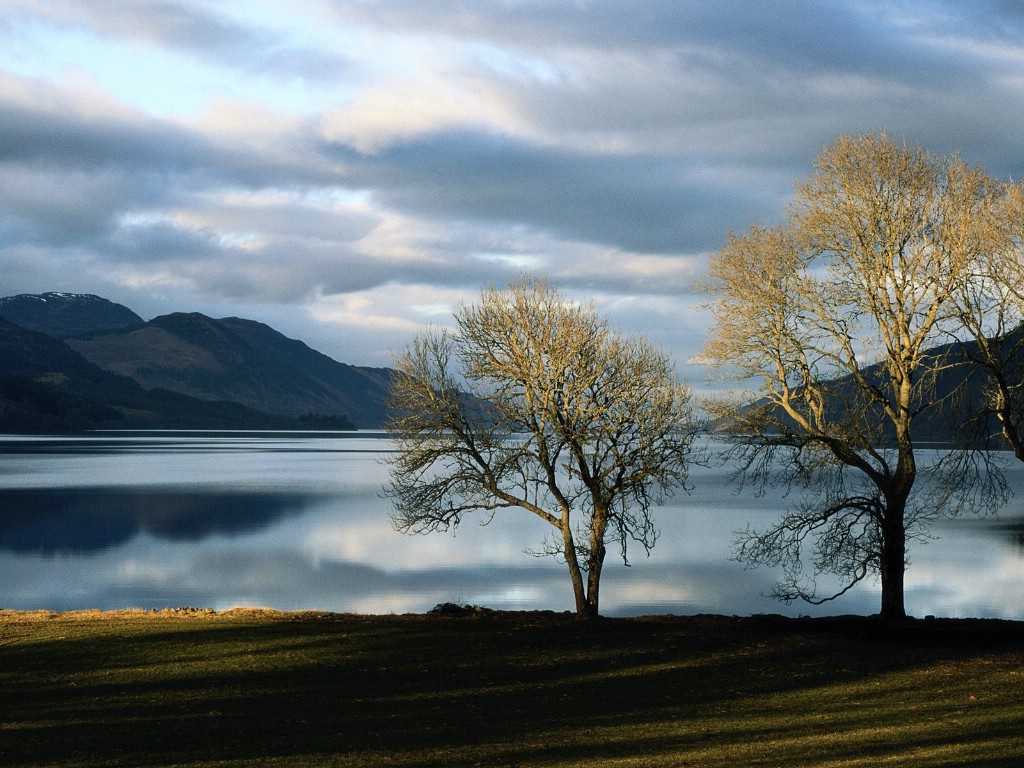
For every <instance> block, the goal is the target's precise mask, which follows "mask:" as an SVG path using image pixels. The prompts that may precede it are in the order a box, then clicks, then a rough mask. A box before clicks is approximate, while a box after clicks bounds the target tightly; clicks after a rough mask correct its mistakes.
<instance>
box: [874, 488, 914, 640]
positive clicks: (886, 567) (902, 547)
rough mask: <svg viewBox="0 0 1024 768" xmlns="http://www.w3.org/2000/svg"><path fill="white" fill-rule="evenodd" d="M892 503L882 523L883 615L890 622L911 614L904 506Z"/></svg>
mask: <svg viewBox="0 0 1024 768" xmlns="http://www.w3.org/2000/svg"><path fill="white" fill-rule="evenodd" d="M896 506H897V507H898V508H897V509H893V508H892V506H890V507H889V508H888V509H887V510H886V520H885V522H884V523H883V525H882V551H881V553H880V555H881V562H880V563H879V573H880V576H881V580H882V606H881V610H880V611H879V614H878V615H879V617H880V618H882V619H885V620H887V621H891V620H899V619H904V618H906V616H907V611H906V607H905V606H904V601H903V597H904V595H903V583H904V576H905V574H906V569H907V557H906V555H907V534H906V529H905V527H904V525H903V512H904V508H903V506H902V505H899V504H897V505H896Z"/></svg>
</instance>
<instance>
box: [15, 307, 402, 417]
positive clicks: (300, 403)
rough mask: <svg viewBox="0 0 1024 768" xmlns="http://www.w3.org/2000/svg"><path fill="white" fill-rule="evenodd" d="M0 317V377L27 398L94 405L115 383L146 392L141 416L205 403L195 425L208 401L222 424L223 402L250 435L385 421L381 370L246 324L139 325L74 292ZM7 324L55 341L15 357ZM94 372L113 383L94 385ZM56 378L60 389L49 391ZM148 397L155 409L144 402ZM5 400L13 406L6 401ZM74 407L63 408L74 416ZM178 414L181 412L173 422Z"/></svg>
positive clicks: (172, 319)
mask: <svg viewBox="0 0 1024 768" xmlns="http://www.w3.org/2000/svg"><path fill="white" fill-rule="evenodd" d="M0 317H3V318H6V320H8V321H9V323H8V324H7V326H5V327H3V328H2V329H0V332H2V333H3V334H4V335H5V336H7V337H8V339H7V341H8V342H9V343H8V344H7V346H6V348H5V347H4V345H3V344H0V377H3V378H4V379H17V380H18V381H19V382H21V383H19V384H18V387H21V389H19V390H18V392H20V394H19V395H18V396H19V397H27V396H28V395H27V394H26V392H27V391H28V390H25V389H24V387H25V386H30V389H31V388H38V387H44V388H48V389H46V391H47V392H48V393H50V394H51V395H53V396H57V397H58V399H60V401H61V402H62V403H65V404H66V405H67V404H68V403H69V401H67V398H72V397H74V396H76V395H78V396H80V397H81V398H83V399H84V401H86V402H88V403H91V404H93V405H97V406H98V405H100V404H104V403H105V402H106V401H105V395H104V392H105V391H107V390H108V389H109V391H110V392H111V393H113V392H115V391H116V392H121V389H119V388H118V387H113V384H112V382H114V381H119V382H121V385H119V386H121V387H123V385H124V383H125V382H131V383H132V384H134V385H135V386H136V387H137V388H138V392H145V393H148V394H147V395H146V397H147V398H148V401H147V404H145V408H143V410H146V409H150V410H154V409H155V411H154V412H158V413H160V414H161V416H160V419H163V420H166V419H168V418H170V416H171V412H170V411H169V410H168V409H169V408H172V407H173V404H172V399H173V398H172V394H173V396H174V397H177V398H179V402H180V403H188V402H191V399H195V400H198V401H205V402H207V405H206V406H203V408H201V409H200V410H199V411H197V412H196V413H197V414H198V413H199V412H202V413H203V414H206V415H205V416H204V417H203V418H207V417H208V416H209V415H210V414H209V411H210V408H211V406H210V405H209V404H210V403H214V402H217V403H219V405H218V406H217V408H218V409H219V413H220V415H221V416H222V417H223V418H224V419H226V418H227V416H228V414H227V412H226V411H225V409H226V408H228V405H229V404H235V405H237V406H238V407H239V408H243V409H245V410H243V411H239V412H238V413H237V414H236V415H237V416H238V418H239V419H241V420H242V421H243V422H244V425H242V424H240V425H239V427H240V428H243V426H244V428H256V427H253V426H252V424H254V423H255V421H256V420H258V419H257V416H256V415H255V414H259V415H261V416H262V417H264V418H265V419H270V420H273V421H276V422H278V423H287V424H290V425H292V426H291V427H290V428H295V425H296V424H302V425H305V426H306V427H307V428H329V429H337V428H353V426H355V427H359V428H366V429H379V428H380V427H381V426H382V424H383V421H384V416H385V400H386V398H387V392H388V387H389V382H390V377H391V375H392V372H391V371H390V370H389V369H386V368H367V367H359V366H352V365H346V364H344V363H339V362H338V361H336V360H333V359H332V358H330V357H328V356H327V355H324V354H322V353H320V352H317V351H316V350H314V349H311V348H310V347H309V346H307V345H306V344H304V343H303V342H301V341H298V340H295V339H290V338H288V337H286V336H284V335H283V334H281V333H279V332H278V331H276V330H274V329H273V328H271V327H270V326H267V325H264V324H263V323H259V322H256V321H253V320H245V319H242V318H237V317H228V318H222V319H220V320H215V319H213V318H210V317H207V316H206V315H202V314H199V313H195V312H192V313H184V312H175V313H172V314H169V315H162V316H160V317H157V318H154V319H153V320H151V321H149V322H145V321H144V320H143V319H142V318H141V317H139V316H138V315H137V314H135V313H134V312H133V311H132V310H130V309H128V308H127V307H124V306H122V305H120V304H115V303H113V302H111V301H108V300H107V299H103V298H101V297H99V296H93V295H91V294H75V293H44V294H21V295H18V296H9V297H6V298H0ZM9 326H13V327H14V328H21V329H23V330H25V331H33V332H39V333H42V334H46V335H47V336H48V337H50V339H51V340H53V341H58V340H59V341H61V342H63V343H62V344H60V345H59V347H55V346H52V345H51V346H50V347H49V348H48V349H47V350H43V349H42V348H41V347H40V344H41V341H40V340H39V339H38V337H36V341H37V343H36V344H35V345H34V351H33V352H32V353H31V354H28V355H22V356H20V357H17V356H15V355H14V352H13V348H12V345H14V346H16V345H17V344H27V343H28V342H26V341H25V339H24V338H19V339H18V340H17V341H16V342H15V341H14V340H13V339H14V331H13V330H12V328H11V327H9ZM58 350H59V351H58ZM69 355H72V356H70V357H69ZM36 357H38V358H39V359H38V360H36V359H35V358H36ZM58 358H59V359H58ZM43 360H49V362H48V363H47V364H46V365H43V366H42V368H40V367H39V366H36V365H33V362H34V361H35V362H39V363H40V364H41V363H42V361H43ZM86 363H88V364H89V365H90V369H89V372H88V375H85V374H84V373H83V371H84V370H85V369H83V365H84V364H86ZM43 368H45V370H43ZM93 369H97V370H99V371H102V372H103V373H105V374H107V375H113V376H114V377H115V378H113V379H105V380H104V383H103V384H98V383H97V378H96V376H97V374H96V370H93ZM18 371H22V372H21V373H19V372H18ZM62 376H63V377H64V378H63V379H62V378H61V377H62ZM58 380H60V382H61V384H62V386H61V387H59V388H57V390H54V387H55V386H56V384H55V382H57V381H58ZM71 381H73V382H74V385H71V384H70V383H69V382H71ZM65 385H66V386H65ZM7 386H8V389H10V387H13V386H14V384H12V383H10V382H8V385H7ZM111 387H113V388H112V389H111ZM76 388H81V391H78V390H77V389H76ZM32 391H35V390H34V389H33V390H32ZM13 392H14V390H10V392H9V394H12V393H13ZM138 392H136V393H134V394H133V397H134V396H137V395H138ZM118 397H120V395H118ZM153 398H156V399H157V400H159V403H158V404H157V403H154V402H152V400H153ZM180 398H185V399H184V400H181V399H180ZM129 399H130V398H129ZM6 402H8V403H10V402H13V401H12V400H11V399H10V397H8V399H7V401H6ZM80 405H81V404H79V405H76V406H75V407H74V408H72V410H74V411H76V412H77V409H78V407H79V406H80ZM113 405H115V406H116V407H117V408H118V409H120V410H119V412H120V413H122V414H123V412H124V411H125V409H126V408H128V406H127V404H126V402H125V401H123V399H122V400H118V401H117V402H116V403H113ZM12 407H13V406H12ZM69 407H70V405H69ZM82 407H84V406H82ZM188 407H189V408H191V407H192V406H188ZM129 410H130V409H129ZM249 411H252V413H249ZM12 412H13V411H12ZM185 416H186V414H181V418H185ZM26 418H27V417H26ZM121 418H123V415H122V417H121ZM178 420H179V421H180V420H181V419H178ZM72 421H73V422H75V423H77V421H75V420H74V419H72ZM225 428H231V425H230V424H227V425H226V427H225Z"/></svg>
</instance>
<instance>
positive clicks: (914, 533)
mask: <svg viewBox="0 0 1024 768" xmlns="http://www.w3.org/2000/svg"><path fill="white" fill-rule="evenodd" d="M1002 200H1003V192H1002V187H1001V186H1000V185H999V184H998V183H997V182H995V181H994V180H992V179H991V178H990V177H989V176H987V175H986V174H985V173H984V171H982V170H981V169H978V168H975V167H972V166H970V165H968V164H967V163H965V162H964V161H963V160H962V159H961V158H959V157H957V156H950V157H935V156H933V155H931V154H929V153H928V152H926V151H925V150H923V149H921V148H919V147H913V146H907V145H905V144H902V145H901V144H897V143H895V142H894V141H892V140H891V139H890V138H889V137H888V136H886V135H885V134H878V135H868V136H861V137H843V138H840V139H839V140H838V141H837V142H836V143H835V144H834V145H832V146H830V147H828V148H826V149H825V150H824V151H822V153H821V154H820V155H819V157H818V158H817V162H816V165H815V168H814V171H813V173H812V174H811V175H810V176H809V177H808V178H806V179H805V180H803V181H802V182H800V183H799V184H798V185H797V189H796V195H795V199H794V202H793V204H792V206H791V207H790V209H789V210H788V211H787V216H786V218H785V220H784V222H783V223H781V224H778V225H774V226H766V225H761V224H755V225H753V226H751V227H750V228H749V230H748V231H747V232H745V233H743V234H739V235H731V236H730V237H729V239H728V242H727V244H726V245H725V246H724V247H723V248H722V249H721V250H720V251H719V252H718V253H717V254H716V255H715V256H714V258H713V259H712V261H711V275H712V284H711V286H710V288H711V290H712V291H713V292H714V293H715V295H716V298H715V301H714V305H713V313H714V328H713V331H712V335H711V338H710V340H709V341H708V343H707V345H706V348H705V351H704V354H705V356H706V357H708V358H710V359H712V360H713V361H715V364H716V365H717V366H719V367H720V368H721V369H722V371H723V372H724V373H725V375H726V376H727V377H728V378H731V379H732V380H734V381H736V382H744V384H750V383H751V382H753V383H752V384H750V386H751V388H750V389H749V390H748V391H746V392H745V393H743V394H742V395H741V396H739V397H736V398H723V399H719V400H717V401H714V402H711V403H709V408H710V409H711V411H712V412H713V413H714V415H715V416H716V417H717V422H716V423H717V425H718V427H719V430H720V434H721V435H722V436H723V437H724V438H725V439H726V440H727V441H728V442H729V444H730V446H731V453H732V455H733V456H735V457H738V458H739V460H740V463H739V466H740V472H741V479H742V480H743V481H753V482H755V483H780V484H783V485H786V486H788V487H790V488H793V489H798V491H799V494H798V498H797V500H796V503H795V504H794V506H793V508H792V509H791V510H790V511H789V512H788V513H786V514H785V515H783V517H782V518H781V519H780V521H779V522H778V523H777V524H776V525H775V526H772V527H770V528H768V529H767V530H761V531H755V530H747V531H744V532H741V533H740V534H739V536H738V539H737V547H738V556H739V558H740V559H742V560H744V561H746V562H747V563H748V564H751V565H762V564H767V565H772V566H782V568H783V572H784V577H783V580H782V581H781V582H780V584H779V585H778V589H777V594H778V596H779V597H781V598H783V599H787V600H791V599H797V598H802V599H807V600H811V601H821V600H827V599H832V598H833V597H836V596H838V595H840V594H842V593H844V592H845V591H846V590H848V589H849V588H850V587H851V586H853V585H854V584H856V583H857V582H859V581H861V580H862V579H864V578H865V577H867V576H869V575H878V576H879V577H880V580H881V586H882V596H881V609H880V612H881V614H882V615H883V616H885V617H889V618H898V617H902V616H904V615H905V607H904V572H905V569H906V564H907V542H908V540H911V539H914V538H920V537H923V536H925V535H926V532H927V529H928V526H929V524H930V522H931V521H932V520H933V519H934V518H935V517H937V516H938V515H942V514H951V513H956V512H959V511H961V510H963V509H964V508H966V506H967V505H968V504H970V506H971V507H972V508H974V509H983V508H986V507H988V506H991V505H995V504H997V503H999V501H1000V500H1001V498H1002V496H1001V493H1002V491H1003V490H1004V489H1003V488H1002V486H1001V485H1000V482H999V477H998V473H995V472H987V471H983V468H981V467H979V466H978V465H977V464H976V461H977V460H979V456H978V455H977V454H972V453H969V452H965V451H950V452H947V453H946V454H945V455H944V456H943V457H942V459H941V460H938V461H934V462H928V463H926V464H924V465H922V464H921V463H920V462H919V452H920V449H919V446H918V445H917V444H916V442H915V425H916V424H917V422H918V420H919V419H920V417H921V416H922V414H924V413H926V412H927V411H929V410H930V409H933V408H935V407H937V405H938V404H939V402H940V401H941V400H942V399H943V398H946V397H948V396H949V393H942V392H938V391H937V390H936V388H935V386H934V384H935V381H936V378H937V376H938V374H939V373H941V372H942V371H943V370H944V369H945V368H946V367H947V366H948V365H952V364H953V362H952V361H951V360H950V358H948V357H947V356H946V355H944V354H943V353H942V352H941V351H937V350H940V349H941V343H942V342H944V341H948V340H949V338H950V334H955V333H957V331H958V330H959V328H960V318H959V317H958V313H957V299H958V297H959V296H961V295H962V291H963V290H964V286H965V285H966V284H967V281H968V280H969V278H970V275H971V274H972V271H974V270H975V269H976V267H977V265H978V264H979V263H980V262H981V261H982V260H983V259H986V258H989V257H991V256H992V255H993V254H994V253H995V251H996V249H998V248H999V245H1000V240H999V238H998V237H997V236H996V235H995V234H994V232H993V229H992V228H993V222H994V221H995V220H996V216H997V213H996V212H997V209H998V208H999V206H1000V205H1002V204H1003V203H1002ZM980 458H981V460H983V457H980ZM922 473H926V474H928V475H929V476H930V477H929V478H928V482H926V483H920V482H919V475H921V474H922ZM808 560H809V562H807V561H808ZM807 565H810V566H811V567H810V568H806V567H805V566H807ZM821 572H830V573H832V574H834V575H836V576H838V579H839V581H838V585H837V586H836V588H835V589H834V590H828V591H827V593H826V594H821V592H820V590H819V586H818V582H817V575H818V574H819V573H821Z"/></svg>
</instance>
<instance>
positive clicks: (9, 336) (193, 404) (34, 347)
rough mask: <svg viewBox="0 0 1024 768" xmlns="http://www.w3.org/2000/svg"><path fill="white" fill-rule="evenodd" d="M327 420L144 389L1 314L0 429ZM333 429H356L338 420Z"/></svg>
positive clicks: (281, 424)
mask: <svg viewBox="0 0 1024 768" xmlns="http://www.w3.org/2000/svg"><path fill="white" fill-rule="evenodd" d="M321 426H328V425H324V424H320V423H312V422H306V421H303V420H300V419H293V418H285V417H282V416H274V415H271V414H266V413H260V412H259V411H256V410H254V409H252V408H248V407H246V406H244V405H240V404H238V403H230V402H212V401H207V400H198V399H196V398H191V397H188V396H185V395H181V394H179V393H176V392H169V391H167V390H160V389H155V390H146V389H144V388H143V387H142V386H141V385H139V384H138V383H137V382H135V381H133V380H132V379H130V378H128V377H126V376H118V375H115V374H112V373H110V372H109V371H104V370H103V369H101V368H99V367H98V366H95V365H93V364H92V363H90V362H89V361H88V360H86V359H85V358H83V357H82V356H81V355H79V354H78V353H77V352H75V351H74V350H73V349H71V348H70V347H68V346H67V345H66V344H65V343H64V342H62V341H60V340H59V339H54V338H52V337H51V336H47V335H46V334H44V333H40V332H38V331H30V330H28V329H26V328H22V327H21V326H19V325H15V324H14V323H11V322H9V321H8V320H6V319H5V318H3V317H0V432H14V433H44V432H54V433H64V432H79V431H83V430H91V429H303V428H307V427H308V428H317V427H321ZM329 426H331V427H332V428H351V426H352V425H351V424H349V423H347V422H345V421H343V420H338V421H337V422H336V423H332V424H330V425H329Z"/></svg>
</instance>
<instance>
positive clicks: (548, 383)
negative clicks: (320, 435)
mask: <svg viewBox="0 0 1024 768" xmlns="http://www.w3.org/2000/svg"><path fill="white" fill-rule="evenodd" d="M455 324H456V330H454V331H452V332H447V331H441V330H439V331H431V332H427V333H424V334H423V335H421V336H420V337H418V338H417V339H416V340H415V341H414V342H413V343H412V345H411V346H410V347H409V348H408V349H407V350H406V351H405V352H404V353H403V354H402V355H401V356H400V357H399V358H398V360H397V369H398V372H399V374H398V376H397V377H396V378H395V381H394V383H393V387H392V393H391V403H390V405H391V413H392V414H393V415H392V417H391V419H390V422H389V425H388V431H389V433H390V434H391V436H392V437H393V438H394V439H395V441H396V444H397V451H396V452H395V454H394V458H393V459H391V460H390V471H391V479H390V483H389V485H388V486H387V488H386V493H387V495H388V496H390V497H391V498H392V499H393V500H394V505H395V508H394V511H393V514H392V518H393V522H394V524H395V526H396V527H397V528H398V529H399V530H402V531H412V532H429V531H438V530H447V529H449V528H451V527H453V526H457V525H458V524H459V523H460V522H461V521H462V519H463V517H464V516H465V515H466V514H468V513H470V512H473V511H483V512H486V513H489V514H491V515H492V516H493V515H494V514H497V513H498V512H499V511H501V510H505V509H509V508H520V509H523V510H526V511H527V512H529V513H531V514H533V515H536V516H537V518H539V519H540V520H543V521H544V522H545V523H547V524H549V525H550V526H551V527H552V528H553V529H554V536H553V537H552V538H551V539H550V540H549V542H548V544H547V545H545V547H544V549H543V551H542V552H541V554H553V555H557V556H558V557H560V558H561V559H563V560H564V562H565V564H566V565H567V567H568V569H569V576H570V578H571V580H572V587H573V594H574V597H575V603H576V613H577V615H579V616H581V617H589V616H596V615H597V614H598V608H599V595H600V579H601V572H602V567H603V565H604V561H605V554H606V545H607V544H608V543H615V544H617V545H618V546H619V548H620V553H621V556H622V558H623V561H624V562H626V563H627V564H628V560H627V543H628V542H629V541H630V540H632V541H634V542H636V543H638V544H640V546H642V547H643V548H644V550H645V551H649V550H650V548H651V547H653V546H654V543H655V541H656V539H657V531H656V529H655V526H654V522H653V520H652V517H651V508H652V506H653V505H656V504H659V503H661V502H662V501H663V500H664V498H665V496H666V494H670V493H672V492H673V490H674V489H676V488H680V487H682V488H686V484H687V472H688V464H689V460H690V451H691V447H692V442H693V438H694V435H695V432H696V428H695V426H694V423H693V419H692V414H691V408H690V391H689V389H688V388H687V387H686V386H685V385H684V384H682V383H681V382H679V381H678V379H677V378H676V377H675V375H674V373H673V371H672V366H671V364H670V361H669V359H668V357H667V356H666V355H665V354H663V353H662V352H660V351H659V350H657V349H655V348H654V347H652V346H651V345H650V344H648V343H647V342H645V341H643V340H637V339H629V338H626V337H623V336H622V335H620V334H619V333H617V332H615V331H613V330H611V329H610V328H609V326H608V323H607V322H606V321H605V320H604V319H602V318H600V317H599V316H598V315H597V314H596V312H595V311H594V309H593V308H592V307H591V306H579V305H576V304H572V303H570V302H568V301H567V300H565V299H564V298H563V297H562V296H561V295H560V294H559V293H558V291H557V290H556V289H554V288H553V287H551V286H550V285H549V284H547V283H546V282H544V281H542V280H537V279H532V278H528V277H524V278H521V279H520V280H518V281H515V282H513V283H512V284H511V285H510V286H508V287H507V288H504V289H497V288H489V289H487V290H485V291H484V292H483V294H482V296H481V298H480V301H479V303H477V304H473V305H469V306H461V307H460V308H458V309H457V311H456V312H455Z"/></svg>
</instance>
